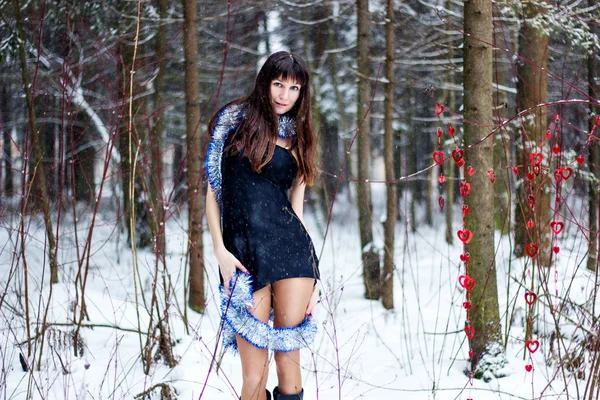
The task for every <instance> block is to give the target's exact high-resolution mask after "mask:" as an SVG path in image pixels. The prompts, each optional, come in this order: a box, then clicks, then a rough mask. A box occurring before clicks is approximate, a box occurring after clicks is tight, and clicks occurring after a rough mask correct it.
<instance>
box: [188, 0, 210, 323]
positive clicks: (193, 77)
mask: <svg viewBox="0 0 600 400" xmlns="http://www.w3.org/2000/svg"><path fill="white" fill-rule="evenodd" d="M183 14H184V22H183V23H184V27H183V32H184V33H183V50H184V57H185V101H186V105H185V122H186V138H187V183H188V196H187V197H188V209H189V227H188V237H189V249H190V250H189V254H190V292H189V297H188V305H189V306H190V308H191V309H192V310H194V311H196V312H199V313H202V312H204V309H205V301H204V244H203V242H202V217H203V216H204V204H203V201H202V198H203V197H202V195H201V194H202V139H201V128H200V77H199V72H198V32H197V26H198V22H197V21H198V11H197V5H196V0H183Z"/></svg>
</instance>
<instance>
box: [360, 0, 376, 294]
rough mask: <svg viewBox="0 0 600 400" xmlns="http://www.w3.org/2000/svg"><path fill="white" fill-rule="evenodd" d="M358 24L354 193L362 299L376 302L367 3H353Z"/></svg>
mask: <svg viewBox="0 0 600 400" xmlns="http://www.w3.org/2000/svg"><path fill="white" fill-rule="evenodd" d="M356 18H357V22H358V24H357V25H358V32H357V34H358V43H357V53H356V59H357V63H358V96H357V97H358V98H357V109H356V118H357V127H358V129H359V132H358V183H357V184H356V193H357V201H358V224H359V230H360V246H361V249H362V259H363V279H364V283H365V297H366V298H367V299H370V300H379V296H380V284H379V278H380V273H381V272H380V267H379V255H378V254H377V251H376V249H375V245H374V243H373V230H372V229H373V210H372V208H371V184H370V183H369V170H370V168H369V163H370V160H371V115H370V102H371V84H370V82H369V77H370V72H371V68H370V61H369V29H370V28H369V2H368V0H358V1H357V3H356Z"/></svg>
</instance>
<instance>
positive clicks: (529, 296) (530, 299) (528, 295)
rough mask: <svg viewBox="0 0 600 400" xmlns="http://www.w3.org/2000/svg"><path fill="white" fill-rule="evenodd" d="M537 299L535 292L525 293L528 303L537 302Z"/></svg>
mask: <svg viewBox="0 0 600 400" xmlns="http://www.w3.org/2000/svg"><path fill="white" fill-rule="evenodd" d="M536 299H537V294H535V293H533V292H526V293H525V303H527V304H528V305H532V304H533V303H535V301H536Z"/></svg>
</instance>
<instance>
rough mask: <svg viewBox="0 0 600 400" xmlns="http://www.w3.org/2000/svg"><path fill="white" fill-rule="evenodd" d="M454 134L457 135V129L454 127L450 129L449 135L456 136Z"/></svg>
mask: <svg viewBox="0 0 600 400" xmlns="http://www.w3.org/2000/svg"><path fill="white" fill-rule="evenodd" d="M454 133H456V129H454V127H453V126H451V127H449V128H448V135H450V136H454Z"/></svg>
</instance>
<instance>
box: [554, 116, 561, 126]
mask: <svg viewBox="0 0 600 400" xmlns="http://www.w3.org/2000/svg"><path fill="white" fill-rule="evenodd" d="M554 122H555V123H557V124H558V123H559V122H560V115H558V114H556V115H555V116H554Z"/></svg>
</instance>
